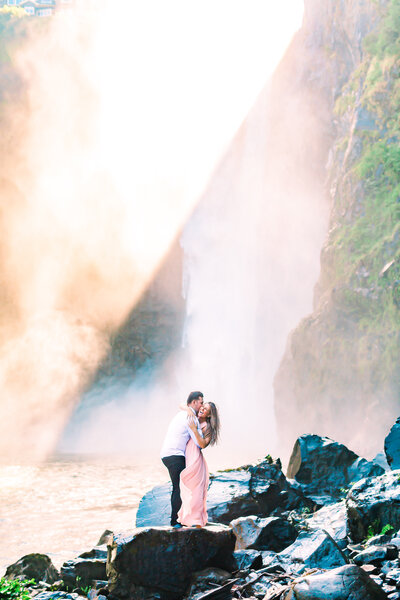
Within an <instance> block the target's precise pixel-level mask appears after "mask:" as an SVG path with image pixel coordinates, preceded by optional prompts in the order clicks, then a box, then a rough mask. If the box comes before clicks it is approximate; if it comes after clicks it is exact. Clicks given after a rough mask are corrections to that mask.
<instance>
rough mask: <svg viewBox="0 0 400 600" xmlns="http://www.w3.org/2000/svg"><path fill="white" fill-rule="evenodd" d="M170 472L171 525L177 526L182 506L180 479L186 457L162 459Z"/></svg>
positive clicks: (166, 457)
mask: <svg viewBox="0 0 400 600" xmlns="http://www.w3.org/2000/svg"><path fill="white" fill-rule="evenodd" d="M161 460H162V461H163V463H164V465H165V466H166V467H167V469H168V471H169V476H170V477H171V481H172V495H171V525H176V524H177V520H176V519H177V516H178V510H179V509H180V507H181V505H182V500H181V491H180V488H179V477H180V474H181V473H182V471H183V469H184V468H185V466H186V461H185V457H184V456H165V457H164V458H162V459H161Z"/></svg>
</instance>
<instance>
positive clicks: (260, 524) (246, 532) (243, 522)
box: [230, 516, 297, 552]
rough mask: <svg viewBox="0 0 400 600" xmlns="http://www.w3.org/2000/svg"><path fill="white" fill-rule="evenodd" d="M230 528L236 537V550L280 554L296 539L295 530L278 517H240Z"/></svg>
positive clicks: (232, 522)
mask: <svg viewBox="0 0 400 600" xmlns="http://www.w3.org/2000/svg"><path fill="white" fill-rule="evenodd" d="M230 526H231V527H232V530H233V533H234V534H235V536H236V550H241V549H245V548H254V549H256V550H273V551H274V552H280V551H281V550H284V549H285V548H287V546H290V544H292V543H293V542H294V541H295V539H296V538H297V531H296V529H295V528H294V527H293V526H292V525H291V524H290V523H289V522H288V521H286V520H285V519H281V518H280V517H267V518H265V519H263V518H260V517H255V516H249V517H240V518H239V519H235V520H233V521H231V523H230Z"/></svg>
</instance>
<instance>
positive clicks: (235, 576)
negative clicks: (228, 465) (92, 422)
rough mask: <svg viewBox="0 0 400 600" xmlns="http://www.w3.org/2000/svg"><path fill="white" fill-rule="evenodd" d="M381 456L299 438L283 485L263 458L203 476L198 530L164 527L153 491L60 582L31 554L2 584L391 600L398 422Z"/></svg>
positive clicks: (46, 589) (46, 599) (137, 593)
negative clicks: (204, 500)
mask: <svg viewBox="0 0 400 600" xmlns="http://www.w3.org/2000/svg"><path fill="white" fill-rule="evenodd" d="M384 447H385V454H383V453H382V455H381V456H380V457H377V459H374V461H367V460H365V459H363V458H360V457H359V456H357V455H356V454H355V453H354V452H352V451H351V450H349V449H348V448H346V447H345V446H344V445H342V444H339V443H337V442H335V441H333V440H330V439H329V438H324V437H320V436H318V435H303V436H301V437H300V438H298V440H297V441H296V443H295V446H294V449H293V452H292V456H291V459H290V462H289V467H288V471H287V477H285V475H284V474H283V472H282V468H281V464H280V461H279V459H278V460H276V461H274V460H273V459H272V458H271V457H270V456H267V457H266V458H265V459H264V460H262V461H260V462H259V463H257V464H255V465H245V466H243V467H240V468H238V469H232V470H228V471H224V472H219V473H217V474H216V475H214V476H212V477H211V482H210V488H209V497H208V506H209V519H210V521H212V522H211V523H209V524H208V525H207V527H204V528H203V529H191V528H183V529H181V530H174V529H172V528H170V527H169V526H168V524H167V523H166V520H167V519H168V512H169V489H170V488H169V485H164V486H157V487H156V488H154V489H153V490H151V491H150V492H148V493H147V494H146V495H145V496H144V497H143V498H142V501H141V503H140V506H139V510H138V513H137V521H136V528H135V529H132V530H130V531H125V532H111V531H105V532H104V534H103V535H102V536H101V538H100V539H99V542H98V544H97V546H96V547H94V548H93V549H92V550H90V551H88V552H85V553H83V554H82V555H80V556H79V557H77V558H76V559H74V560H69V561H67V562H66V563H64V565H63V566H62V567H61V570H60V572H57V570H56V569H55V567H54V566H53V565H52V563H51V561H50V559H49V557H48V556H46V555H40V554H30V555H27V556H25V557H23V558H21V559H20V560H19V561H18V562H17V563H14V564H13V565H10V566H9V567H8V568H7V572H6V575H5V578H6V580H9V581H12V580H15V579H19V580H22V581H24V580H25V581H26V582H27V583H26V589H27V591H28V593H29V597H31V598H35V600H79V599H80V598H81V597H88V598H89V599H90V600H96V599H98V600H107V599H108V600H150V599H153V598H154V599H159V600H181V599H185V600H200V599H203V598H204V599H210V600H211V598H215V599H218V598H219V599H224V598H260V599H265V600H278V599H279V600H295V599H296V600H317V599H324V600H325V599H327V600H347V599H349V600H350V599H351V600H375V599H376V600H380V599H384V598H388V599H390V600H400V560H399V549H400V464H399V463H400V459H399V455H400V453H399V448H400V420H399V419H398V420H397V421H396V423H395V424H394V426H393V427H392V429H391V431H390V433H389V435H388V436H387V437H386V440H385V445H384ZM386 458H387V461H386ZM32 579H34V580H35V582H32V581H31V580H32ZM28 582H30V583H28Z"/></svg>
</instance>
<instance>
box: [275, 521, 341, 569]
mask: <svg viewBox="0 0 400 600" xmlns="http://www.w3.org/2000/svg"><path fill="white" fill-rule="evenodd" d="M277 558H278V559H280V560H283V561H284V562H286V563H287V564H289V565H290V567H291V568H293V570H296V571H297V570H298V569H297V567H298V566H301V565H304V566H305V567H308V568H310V569H312V568H317V569H333V568H335V567H338V566H342V565H345V564H346V563H347V559H346V557H345V555H344V554H343V552H342V551H341V550H340V548H339V547H338V545H337V544H336V542H335V541H334V540H333V539H332V538H331V536H330V535H329V534H328V533H327V532H326V531H323V530H319V531H313V532H312V533H307V532H304V533H301V534H300V535H299V537H298V538H297V540H296V541H295V542H294V543H293V544H292V545H291V546H289V547H288V548H286V549H285V550H284V551H283V552H280V553H279V554H278V555H277ZM296 563H297V564H296Z"/></svg>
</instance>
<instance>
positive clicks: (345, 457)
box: [287, 434, 385, 500]
mask: <svg viewBox="0 0 400 600" xmlns="http://www.w3.org/2000/svg"><path fill="white" fill-rule="evenodd" d="M384 472H385V471H384V469H383V468H382V467H380V466H379V465H376V464H374V463H372V462H369V461H367V460H366V459H365V458H360V457H359V456H357V454H355V453H354V452H352V451H351V450H349V449H348V448H346V446H344V445H343V444H339V443H338V442H335V441H334V440H331V439H330V438H327V437H321V436H319V435H310V434H307V435H302V436H300V437H299V438H298V439H297V440H296V442H295V445H294V448H293V452H292V455H291V457H290V461H289V466H288V470H287V476H288V478H289V479H295V480H296V481H297V482H298V483H299V484H300V485H301V488H302V489H303V491H304V493H305V494H307V495H309V496H311V497H313V498H314V499H316V500H317V499H318V497H320V496H323V495H327V496H330V497H332V498H337V497H338V496H339V495H340V493H341V490H342V489H343V488H346V487H347V486H348V485H349V484H351V483H353V482H355V481H359V480H360V479H362V478H363V477H370V476H374V475H381V474H382V473H384Z"/></svg>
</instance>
